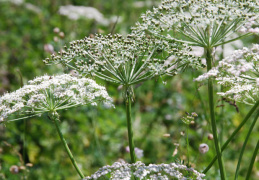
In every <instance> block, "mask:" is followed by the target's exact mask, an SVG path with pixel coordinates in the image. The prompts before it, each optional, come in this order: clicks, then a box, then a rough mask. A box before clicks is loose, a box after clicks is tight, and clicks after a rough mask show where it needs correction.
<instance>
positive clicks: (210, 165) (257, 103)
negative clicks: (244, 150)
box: [202, 101, 259, 174]
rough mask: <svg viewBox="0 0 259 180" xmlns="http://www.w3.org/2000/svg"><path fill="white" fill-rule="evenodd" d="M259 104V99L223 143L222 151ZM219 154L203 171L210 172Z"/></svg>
mask: <svg viewBox="0 0 259 180" xmlns="http://www.w3.org/2000/svg"><path fill="white" fill-rule="evenodd" d="M258 106H259V101H257V102H256V103H255V105H254V106H253V107H252V108H251V110H250V111H249V112H248V113H247V115H246V117H245V118H244V120H243V121H242V122H241V123H240V124H239V126H238V127H237V128H236V129H235V131H234V132H233V133H232V134H231V136H230V137H229V138H228V140H227V141H226V142H225V143H224V144H223V146H222V148H221V152H223V151H224V150H225V149H226V147H227V146H228V144H229V143H230V141H232V139H233V138H234V137H235V136H236V135H237V133H238V131H239V130H240V129H241V128H242V127H243V126H244V124H245V123H246V122H247V121H248V119H249V118H250V117H251V115H252V114H253V113H254V111H255V110H256V108H257V107H258ZM217 158H218V156H217V155H216V156H215V157H214V158H213V160H212V161H211V162H210V164H209V165H208V166H207V168H206V169H205V170H204V171H203V172H202V173H204V174H206V173H207V172H208V170H209V169H210V168H211V167H212V165H213V164H214V162H215V161H216V160H217Z"/></svg>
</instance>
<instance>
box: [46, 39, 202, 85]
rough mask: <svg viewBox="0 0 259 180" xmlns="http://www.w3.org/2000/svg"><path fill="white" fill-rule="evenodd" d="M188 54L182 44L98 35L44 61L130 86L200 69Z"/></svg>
mask: <svg viewBox="0 0 259 180" xmlns="http://www.w3.org/2000/svg"><path fill="white" fill-rule="evenodd" d="M189 51H190V49H189V48H187V47H186V46H184V45H182V44H179V43H169V42H167V41H164V40H158V39H152V38H151V37H150V38H148V37H145V36H135V35H131V34H129V35H128V36H127V37H122V35H119V34H115V35H107V36H102V35H96V36H95V37H94V38H88V37H86V38H85V39H82V40H77V41H73V42H71V43H70V46H69V47H68V48H67V47H65V51H63V52H62V53H60V54H59V55H52V57H51V59H49V58H47V59H46V60H44V62H45V63H47V64H51V63H60V64H63V65H64V66H66V67H69V68H71V69H75V70H77V71H78V72H80V73H82V74H85V75H91V76H96V77H99V78H101V79H104V80H107V81H110V82H114V83H116V84H119V85H123V86H128V87H129V86H131V85H133V84H136V83H139V82H141V81H145V80H148V79H150V78H152V77H154V76H160V75H164V74H168V75H175V74H176V73H177V72H178V71H179V70H181V69H183V68H185V67H186V66H188V65H192V66H194V67H196V68H197V66H199V64H200V63H199V62H198V61H199V60H198V58H197V57H194V56H193V55H190V54H189ZM196 65H197V66H196Z"/></svg>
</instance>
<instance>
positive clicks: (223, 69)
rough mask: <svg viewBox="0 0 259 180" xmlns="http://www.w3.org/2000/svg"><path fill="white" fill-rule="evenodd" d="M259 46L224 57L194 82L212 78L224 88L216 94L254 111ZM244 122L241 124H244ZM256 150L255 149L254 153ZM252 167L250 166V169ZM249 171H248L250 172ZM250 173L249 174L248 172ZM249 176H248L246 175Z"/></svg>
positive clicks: (256, 99) (258, 114)
mask: <svg viewBox="0 0 259 180" xmlns="http://www.w3.org/2000/svg"><path fill="white" fill-rule="evenodd" d="M258 61H259V44H254V45H253V46H252V47H251V48H250V49H249V48H246V47H244V48H243V49H240V50H236V51H234V52H233V54H232V55H231V56H229V57H226V58H225V59H223V60H222V61H220V62H219V64H218V66H216V67H214V68H212V69H211V70H210V71H208V72H207V73H205V74H203V75H201V76H199V77H198V78H196V81H202V80H205V79H208V78H210V77H214V78H215V80H216V81H217V83H218V84H220V85H222V86H223V87H225V91H224V92H218V93H217V94H218V95H220V96H223V97H225V98H227V99H229V100H233V101H238V102H242V103H245V104H248V105H253V109H256V108H257V107H258V104H259V97H258V93H259V88H258V86H259V63H258ZM258 116H259V112H257V113H256V116H255V119H254V121H253V122H252V123H251V125H250V129H249V131H248V133H247V135H246V139H245V141H244V144H243V147H242V149H241V152H240V156H239V160H238V164H237V168H236V173H235V179H237V177H238V172H239V168H240V164H241V160H242V156H243V153H244V150H245V147H246V144H247V141H248V139H249V137H250V135H251V133H252V130H253V128H254V126H255V124H256V122H257V119H258ZM245 122H246V121H245V120H244V121H243V122H242V123H241V124H244V123H245ZM257 150H258V149H255V152H256V151H257ZM251 162H253V161H251ZM251 167H253V166H252V165H250V168H251ZM250 170H251V169H249V172H250ZM250 173H251V172H250ZM248 176H249V174H248Z"/></svg>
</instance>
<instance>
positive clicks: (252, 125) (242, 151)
mask: <svg viewBox="0 0 259 180" xmlns="http://www.w3.org/2000/svg"><path fill="white" fill-rule="evenodd" d="M258 116H259V111H258V112H257V114H256V116H255V118H254V121H253V122H252V124H251V126H250V128H249V131H248V133H247V135H246V139H245V142H244V144H243V146H242V149H241V152H240V155H239V158H238V163H237V168H236V173H235V180H237V178H238V171H239V168H240V164H241V161H242V157H243V154H244V151H245V147H246V144H247V142H248V139H249V137H250V135H251V133H252V131H253V128H254V126H255V123H256V121H257V119H258Z"/></svg>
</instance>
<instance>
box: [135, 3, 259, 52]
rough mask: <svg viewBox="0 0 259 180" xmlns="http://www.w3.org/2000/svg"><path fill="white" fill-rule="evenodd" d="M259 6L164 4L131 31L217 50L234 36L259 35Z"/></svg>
mask: <svg viewBox="0 0 259 180" xmlns="http://www.w3.org/2000/svg"><path fill="white" fill-rule="evenodd" d="M258 11H259V2H258V1H254V0H247V1H236V0H226V1H222V0H213V1H211V0H188V1H187V0H186V1H181V0H162V2H161V5H160V6H158V7H157V8H153V10H152V11H147V12H146V13H145V14H142V16H141V22H137V23H136V26H135V27H133V28H132V30H133V32H134V33H136V34H141V33H143V32H145V33H148V34H152V35H154V36H156V37H160V38H163V39H167V40H169V41H185V42H187V43H188V44H190V45H193V46H201V47H217V46H219V45H220V44H222V43H227V41H228V40H229V39H231V36H230V35H232V34H233V33H235V32H237V31H239V32H242V33H248V34H249V33H258V28H254V26H257V25H258V20H259V18H258Z"/></svg>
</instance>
